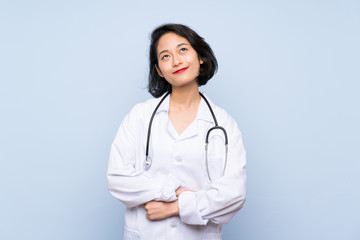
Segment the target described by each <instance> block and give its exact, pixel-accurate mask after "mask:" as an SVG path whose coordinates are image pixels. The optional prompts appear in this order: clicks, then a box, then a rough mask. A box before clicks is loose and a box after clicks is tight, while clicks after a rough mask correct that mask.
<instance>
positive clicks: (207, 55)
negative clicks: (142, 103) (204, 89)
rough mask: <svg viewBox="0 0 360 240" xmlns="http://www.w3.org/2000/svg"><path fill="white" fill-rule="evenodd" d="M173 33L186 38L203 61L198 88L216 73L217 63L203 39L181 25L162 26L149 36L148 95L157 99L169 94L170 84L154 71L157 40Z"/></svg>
mask: <svg viewBox="0 0 360 240" xmlns="http://www.w3.org/2000/svg"><path fill="white" fill-rule="evenodd" d="M169 32H173V33H175V34H177V35H179V36H181V37H183V38H186V39H187V40H188V41H189V43H190V44H191V46H192V47H193V48H194V49H195V51H196V52H197V54H198V57H199V59H202V60H203V64H201V65H200V73H199V76H198V79H197V83H198V85H199V86H202V85H205V84H206V83H207V82H208V81H209V80H210V79H211V78H212V77H213V76H214V74H215V73H216V71H217V68H218V63H217V60H216V58H215V55H214V53H213V51H212V49H211V48H210V46H209V44H207V43H206V42H205V40H204V38H202V37H200V36H199V35H198V34H197V33H196V32H195V31H194V30H192V29H191V28H189V27H187V26H185V25H182V24H164V25H161V26H159V27H157V28H155V29H154V31H153V32H152V33H151V36H150V41H151V43H150V52H149V60H150V61H149V67H150V72H149V79H148V80H149V83H148V91H149V93H150V94H151V95H152V96H154V97H156V98H158V97H160V96H161V95H163V94H164V93H166V92H171V90H172V87H171V84H170V83H168V82H167V81H166V80H165V79H164V78H163V77H161V76H160V75H159V74H158V72H157V71H156V68H155V65H157V66H158V58H157V47H158V43H159V39H160V38H161V37H162V36H163V35H164V34H166V33H169Z"/></svg>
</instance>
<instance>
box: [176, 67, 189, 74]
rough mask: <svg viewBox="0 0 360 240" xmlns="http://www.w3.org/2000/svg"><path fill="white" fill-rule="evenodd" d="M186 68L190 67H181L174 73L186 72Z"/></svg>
mask: <svg viewBox="0 0 360 240" xmlns="http://www.w3.org/2000/svg"><path fill="white" fill-rule="evenodd" d="M186 69H188V68H187V67H185V68H181V69H179V70H176V71H175V72H173V74H177V73H182V72H184V71H185V70H186Z"/></svg>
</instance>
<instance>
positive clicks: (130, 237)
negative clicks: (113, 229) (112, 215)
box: [124, 226, 141, 240]
mask: <svg viewBox="0 0 360 240" xmlns="http://www.w3.org/2000/svg"><path fill="white" fill-rule="evenodd" d="M124 240H141V236H140V233H139V232H138V231H135V230H132V229H130V228H128V227H127V226H124Z"/></svg>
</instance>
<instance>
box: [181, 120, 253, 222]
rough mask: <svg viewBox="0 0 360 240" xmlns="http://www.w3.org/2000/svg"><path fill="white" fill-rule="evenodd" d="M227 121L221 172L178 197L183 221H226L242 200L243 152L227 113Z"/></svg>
mask: <svg viewBox="0 0 360 240" xmlns="http://www.w3.org/2000/svg"><path fill="white" fill-rule="evenodd" d="M227 123H228V124H226V125H224V127H225V128H226V130H227V133H228V137H229V151H228V163H227V167H226V170H225V174H224V176H222V177H220V178H218V179H217V180H215V181H214V182H213V183H212V184H211V186H210V188H209V189H206V190H200V191H197V192H190V191H187V192H184V193H182V194H181V195H180V196H179V199H178V200H179V202H178V206H179V215H180V218H181V221H182V222H184V223H187V224H194V225H206V224H207V223H208V221H212V222H214V223H217V224H224V223H228V222H229V221H230V219H231V218H232V217H233V216H234V215H235V213H236V212H237V211H238V210H240V209H241V208H242V206H243V204H244V202H245V197H246V171H245V165H246V153H245V149H244V146H243V141H242V136H241V133H240V130H239V129H238V127H237V125H236V123H235V121H234V120H233V119H232V118H231V117H230V116H229V119H228V121H227Z"/></svg>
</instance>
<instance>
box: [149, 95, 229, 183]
mask: <svg viewBox="0 0 360 240" xmlns="http://www.w3.org/2000/svg"><path fill="white" fill-rule="evenodd" d="M169 94H170V92H168V93H167V94H165V96H164V97H163V98H162V99H161V100H160V102H159V104H158V105H157V106H156V108H155V110H154V112H153V114H152V115H151V118H150V122H149V127H148V134H147V141H146V158H145V163H144V169H145V171H147V170H149V169H150V168H151V165H152V160H151V158H150V157H149V142H150V134H151V126H152V122H153V120H154V116H155V114H156V112H157V110H158V108H159V107H160V105H161V103H162V102H163V101H164V100H165V98H166V97H167V96H168V95H169ZM199 94H200V96H201V97H202V98H203V99H204V100H205V102H206V104H207V106H208V107H209V110H210V112H211V115H212V117H213V119H214V122H215V126H214V127H212V128H210V129H209V130H208V131H207V133H206V138H205V161H206V171H207V175H208V177H209V181H210V182H212V179H211V177H210V171H209V163H208V144H209V135H210V132H211V131H212V130H215V129H220V130H221V131H222V132H223V133H224V137H225V148H226V151H225V164H224V169H223V171H222V176H223V175H224V173H225V169H226V163H227V155H228V137H227V133H226V130H225V129H224V128H223V127H221V126H219V125H218V122H217V120H216V117H215V114H214V111H213V109H212V108H211V106H210V104H209V102H208V100H207V99H206V98H205V96H204V95H203V94H202V93H200V92H199Z"/></svg>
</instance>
